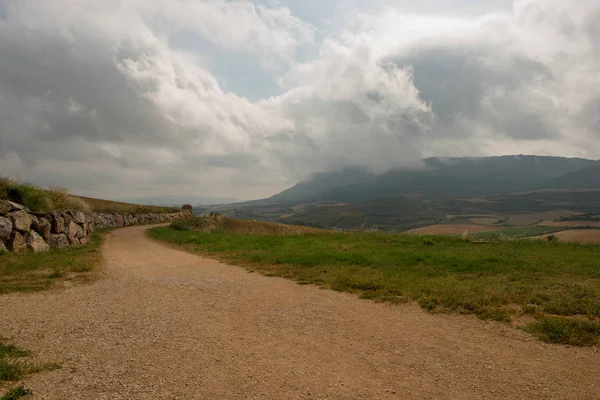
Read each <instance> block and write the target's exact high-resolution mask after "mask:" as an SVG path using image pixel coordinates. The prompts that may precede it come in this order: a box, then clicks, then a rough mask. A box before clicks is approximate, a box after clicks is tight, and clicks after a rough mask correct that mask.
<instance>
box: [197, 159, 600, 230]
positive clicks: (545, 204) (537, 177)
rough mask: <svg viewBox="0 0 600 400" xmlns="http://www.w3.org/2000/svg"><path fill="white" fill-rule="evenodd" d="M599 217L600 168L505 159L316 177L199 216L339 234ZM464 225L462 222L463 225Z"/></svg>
mask: <svg viewBox="0 0 600 400" xmlns="http://www.w3.org/2000/svg"><path fill="white" fill-rule="evenodd" d="M553 210H568V211H572V212H599V211H600V161H593V160H585V159H581V158H563V157H540V156H503V157H483V158H428V159H425V160H423V165H422V166H421V167H420V168H418V169H415V168H413V169H403V170H392V171H388V172H387V173H385V174H381V175H375V174H372V173H370V172H368V171H365V170H364V169H361V168H349V169H346V170H343V171H338V172H332V173H321V174H316V175H314V176H313V177H312V178H311V179H309V180H307V181H306V182H301V183H299V184H297V185H295V186H293V187H291V188H289V189H287V190H285V191H283V192H281V193H279V194H276V195H274V196H272V197H270V198H268V199H263V200H256V201H253V202H246V203H238V204H230V205H225V206H219V207H208V208H197V209H196V210H195V212H196V213H198V214H202V213H207V212H210V211H218V212H221V213H223V214H225V215H227V216H230V217H234V218H247V219H259V220H265V221H271V222H282V223H292V224H299V225H308V226H313V227H324V228H334V229H356V228H361V227H369V228H377V229H382V230H386V231H398V230H409V229H414V228H418V227H421V226H427V225H435V224H440V223H458V224H459V225H461V224H465V223H466V224H471V223H473V221H471V220H470V219H469V218H463V220H462V221H458V222H456V221H455V220H456V219H457V217H454V216H461V215H463V216H464V215H475V214H478V215H484V216H489V215H493V216H495V219H494V218H490V217H484V218H483V223H484V225H486V224H490V223H491V224H494V223H496V221H497V220H508V219H509V218H510V217H511V216H514V215H520V214H524V213H536V212H551V211H553ZM459 219H460V218H459Z"/></svg>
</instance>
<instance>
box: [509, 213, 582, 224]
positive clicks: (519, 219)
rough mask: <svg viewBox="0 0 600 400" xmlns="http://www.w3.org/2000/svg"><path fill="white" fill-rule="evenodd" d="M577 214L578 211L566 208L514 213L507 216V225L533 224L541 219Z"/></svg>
mask: <svg viewBox="0 0 600 400" xmlns="http://www.w3.org/2000/svg"><path fill="white" fill-rule="evenodd" d="M578 214H580V213H577V212H574V211H568V210H553V211H544V212H536V213H527V214H516V215H511V216H510V217H509V218H508V221H507V225H518V226H521V225H533V224H537V223H539V222H540V221H543V220H548V219H550V220H554V219H557V218H560V217H570V216H573V215H578Z"/></svg>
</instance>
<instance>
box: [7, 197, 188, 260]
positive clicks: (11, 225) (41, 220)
mask: <svg viewBox="0 0 600 400" xmlns="http://www.w3.org/2000/svg"><path fill="white" fill-rule="evenodd" d="M191 215H192V214H191V212H190V211H189V210H183V211H181V212H177V213H172V214H152V213H149V214H137V215H133V214H101V213H92V214H85V213H83V212H80V211H77V212H73V211H70V210H64V211H52V212H49V213H45V214H34V213H31V212H30V211H29V210H27V208H25V207H24V206H22V205H20V204H16V203H13V202H10V201H6V200H0V251H6V250H8V251H13V252H24V251H27V250H30V251H34V252H38V251H47V250H49V249H62V248H65V247H69V246H76V245H81V244H87V243H88V242H89V241H90V237H91V235H92V232H94V229H101V228H122V227H126V226H130V225H137V224H154V223H160V222H167V221H171V220H174V219H178V218H185V217H188V216H191Z"/></svg>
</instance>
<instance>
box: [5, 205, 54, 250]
mask: <svg viewBox="0 0 600 400" xmlns="http://www.w3.org/2000/svg"><path fill="white" fill-rule="evenodd" d="M48 228H49V222H48V221H47V220H46V219H45V218H43V217H42V218H40V217H38V216H36V215H33V214H30V213H29V212H28V210H27V209H26V208H25V207H23V206H22V205H20V204H17V203H13V202H11V201H5V200H0V250H4V251H6V250H10V251H14V252H23V251H25V250H27V249H30V250H32V251H36V252H37V251H47V250H49V248H50V247H49V246H48V243H46V240H45V239H44V237H43V236H42V235H46V236H47V235H49V232H48V231H49V229H48Z"/></svg>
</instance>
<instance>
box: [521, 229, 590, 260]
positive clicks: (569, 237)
mask: <svg viewBox="0 0 600 400" xmlns="http://www.w3.org/2000/svg"><path fill="white" fill-rule="evenodd" d="M552 235H554V236H555V237H556V238H557V239H558V240H559V241H561V242H578V243H596V244H600V229H569V230H567V231H560V232H556V233H553V234H552ZM548 236H549V235H542V236H535V237H533V238H532V239H544V238H546V237H548ZM599 250H600V249H599ZM599 254H600V253H599Z"/></svg>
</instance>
